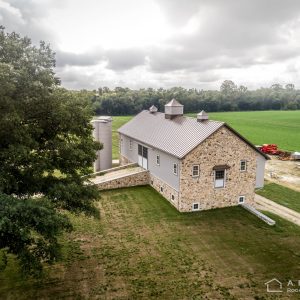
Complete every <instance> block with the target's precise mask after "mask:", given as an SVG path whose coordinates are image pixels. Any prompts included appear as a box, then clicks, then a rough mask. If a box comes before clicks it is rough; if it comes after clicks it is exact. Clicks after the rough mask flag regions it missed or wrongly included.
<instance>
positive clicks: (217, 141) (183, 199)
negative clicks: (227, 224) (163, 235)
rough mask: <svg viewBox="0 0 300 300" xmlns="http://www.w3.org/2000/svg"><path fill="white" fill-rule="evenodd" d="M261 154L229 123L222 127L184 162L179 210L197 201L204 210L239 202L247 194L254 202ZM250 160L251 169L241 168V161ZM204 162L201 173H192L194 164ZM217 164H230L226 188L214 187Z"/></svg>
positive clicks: (248, 201) (182, 164) (248, 165)
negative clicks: (258, 162)
mask: <svg viewBox="0 0 300 300" xmlns="http://www.w3.org/2000/svg"><path fill="white" fill-rule="evenodd" d="M257 155H259V154H258V153H257V152H256V151H255V150H254V149H252V148H251V147H249V145H247V144H246V143H245V142H244V141H243V140H241V139H240V138H239V137H238V136H236V135H235V134H234V133H233V132H231V131H230V130H229V129H227V128H226V127H221V128H220V129H219V130H217V131H216V132H215V133H213V134H212V135H211V136H210V137H209V138H208V139H206V140H205V141H204V142H203V143H201V144H200V145H198V146H197V147H196V148H195V149H194V150H192V151H191V152H190V153H189V154H188V155H187V156H186V157H185V158H184V159H183V160H182V161H181V166H180V170H181V173H180V206H179V211H191V210H192V204H193V203H199V204H200V210H206V209H212V208H217V207H225V206H233V205H237V204H238V197H239V196H245V197H246V198H245V203H248V204H250V205H254V189H255V178H256V158H257ZM241 160H246V161H247V170H246V171H243V172H241V171H240V161H241ZM194 164H197V165H200V176H199V177H196V178H193V177H192V166H193V165H194ZM216 165H228V166H229V169H227V170H226V175H225V176H226V180H225V187H224V188H215V187H214V170H213V167H214V166H216Z"/></svg>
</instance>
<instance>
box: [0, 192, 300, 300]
mask: <svg viewBox="0 0 300 300" xmlns="http://www.w3.org/2000/svg"><path fill="white" fill-rule="evenodd" d="M98 205H99V207H100V209H101V219H100V220H95V219H92V218H87V217H84V216H76V217H75V216H71V218H72V222H73V224H74V226H75V231H74V232H72V233H71V234H70V235H65V236H64V237H63V238H62V239H61V242H62V243H63V253H64V255H63V257H62V259H61V261H60V262H59V263H57V264H55V265H54V266H52V267H50V268H48V275H47V276H46V277H45V278H44V279H41V280H40V281H34V280H24V279H22V278H21V277H20V276H19V275H18V272H17V269H16V265H15V263H14V261H13V259H11V260H10V263H9V267H8V269H7V270H6V271H5V272H3V273H0V295H1V297H2V298H4V299H5V298H9V297H10V298H11V299H42V298H48V299H58V298H69V299H82V298H85V299H94V298H97V299H205V298H206V299H247V298H249V299H250V298H251V299H253V298H254V297H257V298H256V299H263V298H262V296H267V295H266V294H265V286H264V282H266V281H268V280H269V279H271V278H273V277H276V278H278V279H279V280H282V281H283V282H284V281H285V280H287V279H289V278H296V279H297V278H298V277H299V272H300V266H299V263H298V261H299V256H300V228H299V227H298V226H295V225H293V224H291V223H289V222H286V221H284V220H282V219H280V218H278V217H276V216H273V215H270V216H271V217H272V218H274V219H275V220H276V226H275V227H270V226H268V225H266V224H265V223H263V222H262V221H260V220H259V219H257V218H256V217H255V216H253V215H251V214H249V213H248V212H246V211H245V210H243V209H242V208H241V207H234V208H225V209H217V210H211V211H206V212H199V213H183V214H180V213H179V212H177V210H176V209H174V208H173V207H171V206H170V204H169V203H168V202H167V201H166V200H165V199H164V198H162V197H161V196H160V195H159V194H158V193H157V192H156V191H154V190H153V189H152V188H150V187H137V188H128V189H120V190H114V191H106V192H102V198H101V200H99V202H98ZM282 296H283V297H282V298H283V299H284V296H285V295H282ZM259 297H260V298H259ZM289 299H291V298H289Z"/></svg>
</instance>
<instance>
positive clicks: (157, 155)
mask: <svg viewBox="0 0 300 300" xmlns="http://www.w3.org/2000/svg"><path fill="white" fill-rule="evenodd" d="M156 165H157V166H160V155H159V154H156Z"/></svg>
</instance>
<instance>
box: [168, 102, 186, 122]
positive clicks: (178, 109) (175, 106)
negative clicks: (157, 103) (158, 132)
mask: <svg viewBox="0 0 300 300" xmlns="http://www.w3.org/2000/svg"><path fill="white" fill-rule="evenodd" d="M182 115H183V105H182V104H180V103H179V102H178V101H177V100H176V99H172V100H171V101H170V102H169V103H167V104H166V105H165V118H166V119H173V118H175V117H177V116H182Z"/></svg>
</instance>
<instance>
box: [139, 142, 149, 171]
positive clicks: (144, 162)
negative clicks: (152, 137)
mask: <svg viewBox="0 0 300 300" xmlns="http://www.w3.org/2000/svg"><path fill="white" fill-rule="evenodd" d="M138 164H139V166H141V167H142V168H144V169H146V170H147V169H148V148H146V147H144V146H142V145H138Z"/></svg>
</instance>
